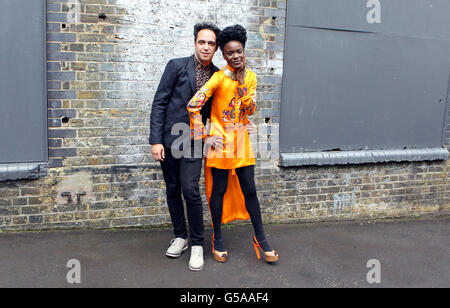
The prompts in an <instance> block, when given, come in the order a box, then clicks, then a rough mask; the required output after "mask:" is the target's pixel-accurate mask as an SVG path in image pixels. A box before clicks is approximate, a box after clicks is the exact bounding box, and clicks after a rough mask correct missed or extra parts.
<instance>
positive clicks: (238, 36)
mask: <svg viewBox="0 0 450 308" xmlns="http://www.w3.org/2000/svg"><path fill="white" fill-rule="evenodd" d="M230 41H238V42H240V43H241V44H242V46H243V47H244V48H245V44H246V43H247V30H245V28H244V27H242V26H241V25H234V26H230V27H226V28H225V29H223V30H222V31H221V32H220V35H219V47H220V49H221V50H222V51H223V49H224V48H225V45H226V44H227V43H228V42H230Z"/></svg>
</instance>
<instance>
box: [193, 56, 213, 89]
mask: <svg viewBox="0 0 450 308" xmlns="http://www.w3.org/2000/svg"><path fill="white" fill-rule="evenodd" d="M211 67H212V63H210V64H209V65H208V66H203V64H202V63H200V61H199V60H197V57H195V56H194V68H195V79H196V88H197V89H196V90H197V91H198V90H200V89H201V88H202V87H203V86H204V85H205V84H206V83H207V82H208V80H209V79H210V78H211Z"/></svg>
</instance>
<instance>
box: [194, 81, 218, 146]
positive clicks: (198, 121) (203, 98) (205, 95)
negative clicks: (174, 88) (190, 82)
mask: <svg viewBox="0 0 450 308" xmlns="http://www.w3.org/2000/svg"><path fill="white" fill-rule="evenodd" d="M219 84H220V77H219V73H214V75H213V76H212V77H211V79H210V80H209V81H208V82H207V83H206V84H205V85H204V86H203V87H202V88H201V89H200V90H199V91H198V92H197V93H196V94H195V95H194V97H193V98H192V99H191V100H190V102H189V104H188V105H187V110H188V113H189V119H190V127H191V138H193V139H195V140H199V139H203V138H205V137H206V136H207V135H208V134H207V132H206V129H205V125H204V124H203V122H202V115H201V113H200V111H201V110H202V108H203V106H204V105H205V103H206V102H207V101H208V99H209V98H210V97H211V96H212V95H213V94H214V91H215V90H216V89H217V87H218V86H219Z"/></svg>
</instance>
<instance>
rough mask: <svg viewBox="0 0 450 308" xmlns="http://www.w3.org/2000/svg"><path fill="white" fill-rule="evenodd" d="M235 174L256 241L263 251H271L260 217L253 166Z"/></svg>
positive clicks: (239, 170) (239, 169)
mask: <svg viewBox="0 0 450 308" xmlns="http://www.w3.org/2000/svg"><path fill="white" fill-rule="evenodd" d="M236 174H237V176H238V178H239V183H240V185H241V190H242V193H243V194H244V197H245V206H246V208H247V212H248V213H249V214H250V218H251V220H252V225H253V229H254V231H255V236H256V239H257V240H258V242H259V243H260V244H261V246H262V248H263V250H264V251H272V248H270V245H269V243H268V242H267V241H266V235H265V233H264V227H263V223H262V217H261V208H260V204H259V200H258V196H257V194H256V185H255V166H247V167H242V168H238V169H236Z"/></svg>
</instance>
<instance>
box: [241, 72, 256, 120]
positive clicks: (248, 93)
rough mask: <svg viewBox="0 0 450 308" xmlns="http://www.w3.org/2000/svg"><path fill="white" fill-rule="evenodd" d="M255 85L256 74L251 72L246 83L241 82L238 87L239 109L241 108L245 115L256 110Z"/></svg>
mask: <svg viewBox="0 0 450 308" xmlns="http://www.w3.org/2000/svg"><path fill="white" fill-rule="evenodd" d="M256 87H257V80H256V75H255V74H252V77H251V79H250V80H249V81H248V82H247V84H243V85H241V86H239V88H238V92H239V95H240V100H241V109H243V110H244V111H245V113H246V114H247V115H252V114H253V113H254V112H255V111H256Z"/></svg>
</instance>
